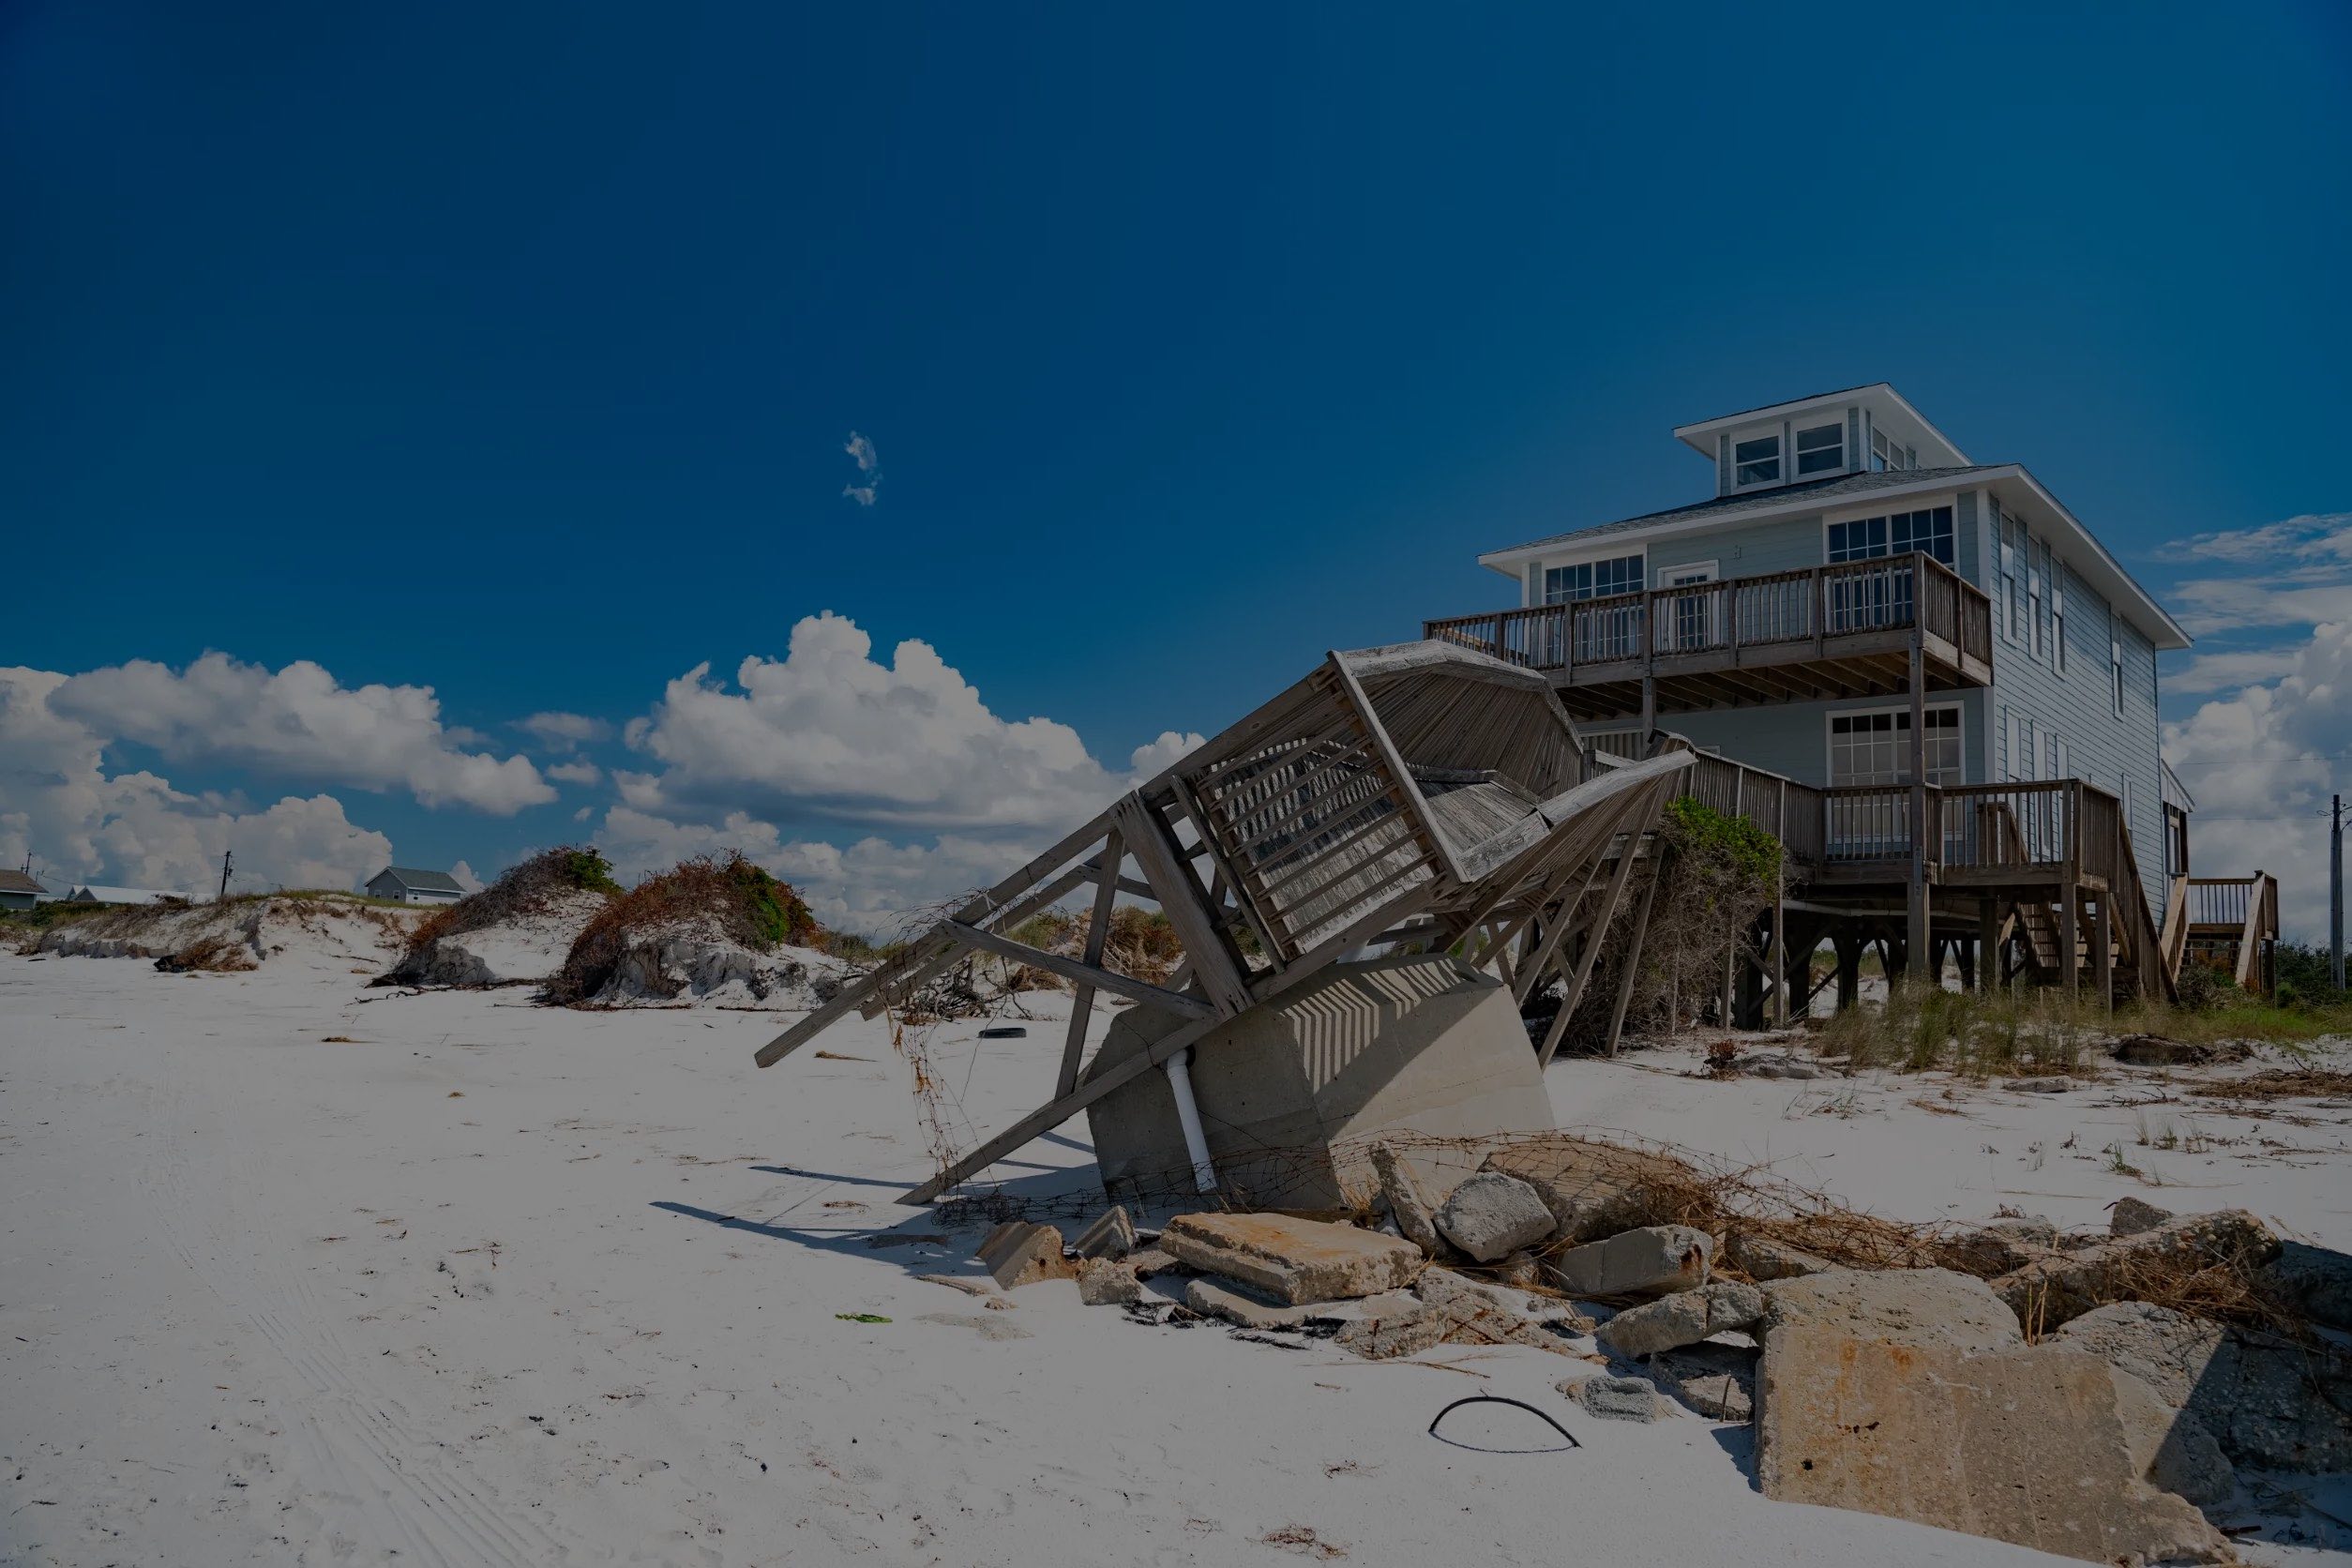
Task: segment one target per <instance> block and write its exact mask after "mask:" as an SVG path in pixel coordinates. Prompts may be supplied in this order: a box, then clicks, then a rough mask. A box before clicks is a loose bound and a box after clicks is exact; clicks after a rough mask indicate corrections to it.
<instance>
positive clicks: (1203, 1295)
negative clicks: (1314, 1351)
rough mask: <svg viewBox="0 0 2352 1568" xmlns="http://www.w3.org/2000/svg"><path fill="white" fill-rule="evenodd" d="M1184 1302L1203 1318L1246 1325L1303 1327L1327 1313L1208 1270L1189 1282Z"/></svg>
mask: <svg viewBox="0 0 2352 1568" xmlns="http://www.w3.org/2000/svg"><path fill="white" fill-rule="evenodd" d="M1184 1304H1185V1305H1186V1306H1189V1307H1191V1308H1192V1309H1193V1310H1194V1311H1195V1312H1198V1313H1199V1314H1200V1315H1201V1316H1202V1317H1203V1318H1222V1319H1225V1320H1226V1321H1227V1322H1229V1323H1232V1324H1234V1325H1236V1326H1238V1327H1241V1328H1245V1329H1296V1328H1304V1326H1305V1325H1306V1324H1308V1323H1309V1322H1312V1321H1314V1320H1315V1319H1317V1318H1319V1317H1324V1316H1328V1314H1325V1313H1322V1312H1319V1310H1318V1309H1317V1308H1315V1307H1312V1306H1286V1305H1284V1304H1282V1303H1280V1302H1276V1301H1272V1300H1269V1299H1268V1298H1267V1297H1265V1296H1263V1295H1260V1294H1259V1292H1257V1291H1255V1290H1251V1289H1247V1288H1246V1287H1244V1286H1241V1285H1237V1284H1235V1283H1234V1282H1233V1281H1231V1280H1229V1279H1218V1278H1215V1277H1214V1276H1212V1275H1207V1274H1204V1275H1201V1276H1200V1277H1199V1278H1197V1279H1193V1280H1191V1281H1189V1282H1188V1283H1186V1285H1185V1286H1184Z"/></svg>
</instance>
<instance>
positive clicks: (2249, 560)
mask: <svg viewBox="0 0 2352 1568" xmlns="http://www.w3.org/2000/svg"><path fill="white" fill-rule="evenodd" d="M2158 554H2159V556H2160V557H2161V558H2162V559H2164V560H2167V561H2227V562H2230V563H2232V564H2234V565H2244V566H2276V565H2279V564H2280V563H2281V562H2283V561H2301V562H2313V563H2320V564H2325V565H2339V566H2347V565H2352V512H2306V513H2304V514H2302V515H2301V516H2299V517H2291V518H2288V519H2286V520H2284V521H2283V522H2266V523H2264V524H2263V525H2262V526H2261V527H2259V528H2230V529H2222V530H2219V531H2217V532H2215V533H2211V534H2194V535H2190V536H2189V537H2188V538H2186V539H2183V540H2181V541H2180V542H2179V543H2178V544H2173V545H2167V546H2166V547H2164V549H2163V550H2160V551H2158Z"/></svg>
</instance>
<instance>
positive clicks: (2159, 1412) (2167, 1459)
mask: <svg viewBox="0 0 2352 1568" xmlns="http://www.w3.org/2000/svg"><path fill="white" fill-rule="evenodd" d="M2108 1370H2109V1371H2110V1372H2112V1373H2113V1374H2114V1376H2115V1387H2116V1414H2117V1416H2118V1419H2120V1420H2121V1421H2122V1423H2123V1437H2124V1441H2125V1442H2126V1444H2127V1445H2128V1446H2129V1447H2130V1449H2131V1451H2132V1461H2133V1464H2134V1465H2136V1466H2138V1467H2139V1468H2138V1470H2136V1471H2135V1472H2134V1473H2135V1474H2137V1475H2138V1476H2139V1477H2140V1479H2141V1480H2143V1481H2146V1482H2147V1483H2148V1485H2151V1486H2156V1487H2160V1488H2162V1489H2163V1490H2164V1491H2167V1492H2170V1493H2172V1494H2174V1495H2175V1496H2176V1497H2183V1498H2186V1499H2188V1500H2190V1501H2191V1502H2194V1503H2195V1504H2196V1505H2197V1506H2198V1507H2200V1508H2208V1507H2211V1506H2213V1505H2214V1504H2217V1503H2223V1502H2226V1501H2228V1500H2230V1498H2231V1497H2232V1496H2234V1495H2235V1494H2236V1493H2237V1490H2238V1470H2237V1469H2236V1467H2235V1466H2233V1465H2231V1464H2230V1462H2229V1456H2228V1455H2225V1454H2224V1453H2223V1452H2222V1445H2221V1444H2220V1443H2219V1442H2218V1441H2216V1440H2214V1437H2213V1434H2212V1433H2211V1432H2209V1431H2207V1430H2206V1427H2205V1423H2203V1422H2202V1421H2199V1420H2198V1419H2197V1418H2196V1417H2195V1416H2193V1415H2191V1414H2190V1413H2189V1412H2188V1411H2186V1410H2175V1409H2174V1408H2173V1407H2172V1406H2170V1405H2167V1404H2166V1403H2164V1397H2163V1396H2162V1395H2159V1394H2158V1393H2157V1392H2156V1391H2155V1390H2154V1389H2152V1388H2150V1387H2148V1385H2147V1384H2146V1383H2144V1382H2142V1381H2140V1380H2139V1379H2137V1378H2134V1377H2133V1376H2132V1374H2130V1373H2129V1372H2126V1371H2123V1370H2121V1369H2120V1368H2118V1367H2114V1366H2110V1367H2109V1368H2108Z"/></svg>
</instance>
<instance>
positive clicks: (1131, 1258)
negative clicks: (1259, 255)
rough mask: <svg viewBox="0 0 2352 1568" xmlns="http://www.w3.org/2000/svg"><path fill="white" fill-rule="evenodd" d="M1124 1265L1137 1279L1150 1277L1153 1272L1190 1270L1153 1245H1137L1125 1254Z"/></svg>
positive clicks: (1184, 1271) (1173, 1272) (1181, 1272)
mask: <svg viewBox="0 0 2352 1568" xmlns="http://www.w3.org/2000/svg"><path fill="white" fill-rule="evenodd" d="M1125 1262H1126V1265H1127V1267H1128V1268H1129V1269H1131V1270H1133V1271H1134V1272H1135V1276H1136V1278H1138V1279H1150V1278H1151V1277H1153V1275H1154V1274H1189V1273H1190V1272H1191V1270H1190V1269H1189V1268H1188V1267H1187V1266H1186V1265H1185V1264H1183V1263H1180V1262H1178V1261H1177V1260H1176V1259H1174V1258H1172V1257H1170V1256H1169V1255H1168V1253H1166V1252H1163V1251H1161V1250H1160V1249H1159V1248H1158V1247H1155V1246H1146V1247H1138V1248H1137V1249H1136V1250H1135V1251H1133V1252H1130V1253H1129V1254H1127V1256H1126V1259H1125Z"/></svg>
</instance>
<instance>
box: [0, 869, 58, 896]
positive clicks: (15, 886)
mask: <svg viewBox="0 0 2352 1568" xmlns="http://www.w3.org/2000/svg"><path fill="white" fill-rule="evenodd" d="M48 891H49V889H47V888H45V887H43V886H42V885H41V884H40V883H38V882H35V881H34V880H33V879H32V878H30V877H28V876H26V875H25V874H24V873H23V872H22V871H17V870H11V869H0V893H46V892H48Z"/></svg>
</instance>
